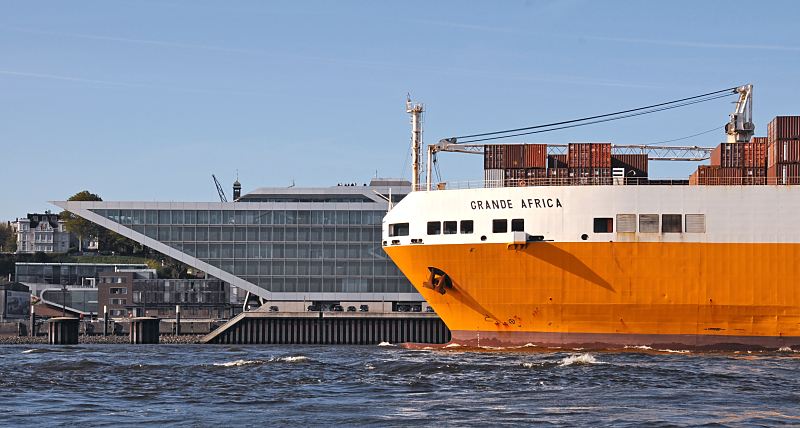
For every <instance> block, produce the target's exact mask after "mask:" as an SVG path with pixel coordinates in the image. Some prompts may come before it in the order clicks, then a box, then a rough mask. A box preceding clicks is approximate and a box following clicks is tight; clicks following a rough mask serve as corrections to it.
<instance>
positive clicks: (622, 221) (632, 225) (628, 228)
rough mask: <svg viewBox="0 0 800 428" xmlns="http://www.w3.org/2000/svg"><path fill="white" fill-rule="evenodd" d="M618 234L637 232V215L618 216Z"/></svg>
mask: <svg viewBox="0 0 800 428" xmlns="http://www.w3.org/2000/svg"><path fill="white" fill-rule="evenodd" d="M596 220H597V219H595V221H596ZM617 232H636V214H617Z"/></svg>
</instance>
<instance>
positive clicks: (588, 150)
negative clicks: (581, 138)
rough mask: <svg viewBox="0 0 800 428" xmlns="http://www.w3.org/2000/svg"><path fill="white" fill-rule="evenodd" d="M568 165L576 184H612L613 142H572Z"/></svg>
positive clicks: (568, 148) (569, 147)
mask: <svg viewBox="0 0 800 428" xmlns="http://www.w3.org/2000/svg"><path fill="white" fill-rule="evenodd" d="M567 165H568V167H569V176H570V177H571V178H573V179H576V180H575V183H574V184H611V143H570V144H569V145H568V146H567Z"/></svg>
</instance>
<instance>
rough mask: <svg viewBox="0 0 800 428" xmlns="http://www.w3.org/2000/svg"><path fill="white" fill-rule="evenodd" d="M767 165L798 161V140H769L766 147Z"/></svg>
mask: <svg viewBox="0 0 800 428" xmlns="http://www.w3.org/2000/svg"><path fill="white" fill-rule="evenodd" d="M767 151H768V159H767V165H776V164H781V163H798V162H800V141H794V140H777V141H770V142H769V148H768V150H767Z"/></svg>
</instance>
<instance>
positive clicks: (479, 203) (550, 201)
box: [469, 198, 563, 210]
mask: <svg viewBox="0 0 800 428" xmlns="http://www.w3.org/2000/svg"><path fill="white" fill-rule="evenodd" d="M519 202H520V207H521V208H562V207H563V205H561V200H559V199H558V198H528V199H524V198H523V199H520V201H519ZM469 206H470V208H472V209H473V210H504V209H513V208H514V202H513V201H512V200H511V199H490V200H483V199H482V200H475V201H470V202H469Z"/></svg>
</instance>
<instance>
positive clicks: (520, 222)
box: [511, 218, 525, 232]
mask: <svg viewBox="0 0 800 428" xmlns="http://www.w3.org/2000/svg"><path fill="white" fill-rule="evenodd" d="M511 231H512V232H524V231H525V219H524V218H515V219H513V220H511Z"/></svg>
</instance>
